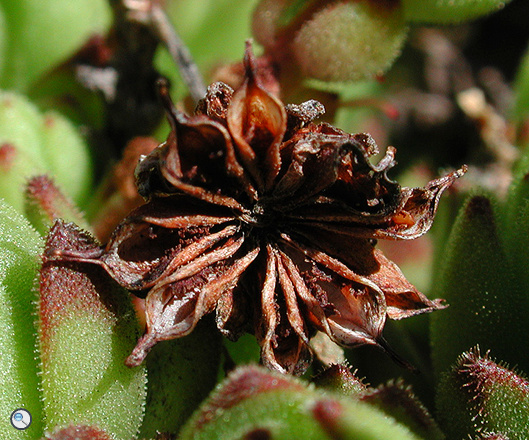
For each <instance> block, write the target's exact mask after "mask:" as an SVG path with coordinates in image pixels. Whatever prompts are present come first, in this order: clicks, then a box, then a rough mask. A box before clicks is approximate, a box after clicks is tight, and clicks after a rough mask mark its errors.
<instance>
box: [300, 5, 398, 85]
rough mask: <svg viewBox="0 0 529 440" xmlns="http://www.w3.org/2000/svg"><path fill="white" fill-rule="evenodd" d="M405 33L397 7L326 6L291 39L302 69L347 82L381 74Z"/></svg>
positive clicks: (309, 73) (312, 73)
mask: <svg viewBox="0 0 529 440" xmlns="http://www.w3.org/2000/svg"><path fill="white" fill-rule="evenodd" d="M406 36H407V26H406V25H405V23H404V19H403V16H402V11H401V9H400V7H399V5H390V4H389V3H383V2H378V3H377V4H375V2H370V1H367V0H362V1H354V2H351V1H350V2H337V3H333V4H330V5H328V6H326V7H324V8H322V9H321V10H319V11H318V12H316V13H315V14H313V15H312V16H311V18H310V20H308V21H307V22H305V23H304V24H303V25H302V26H301V28H300V29H299V30H298V32H297V34H296V36H295V38H294V41H293V42H292V51H293V54H294V56H295V58H296V60H297V62H298V64H299V65H300V66H301V70H302V71H303V73H304V74H305V75H307V76H309V77H311V78H316V79H319V80H323V81H352V80H358V79H361V78H365V77H371V76H375V75H378V74H382V73H384V72H385V71H386V70H387V69H388V68H389V67H390V66H391V64H392V63H393V61H394V60H395V58H396V57H397V56H398V55H399V54H400V51H401V48H402V46H403V44H404V41H405V39H406Z"/></svg>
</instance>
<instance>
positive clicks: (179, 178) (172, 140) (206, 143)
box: [136, 84, 255, 212]
mask: <svg viewBox="0 0 529 440" xmlns="http://www.w3.org/2000/svg"><path fill="white" fill-rule="evenodd" d="M160 95H161V97H162V101H163V103H164V105H165V108H166V113H167V118H168V120H169V122H170V124H171V133H170V135H169V137H168V139H167V141H166V142H165V143H164V144H162V145H161V146H160V147H158V149H157V150H155V152H154V153H152V154H151V155H149V156H147V157H146V158H144V159H143V160H142V161H141V162H140V163H139V165H138V167H137V169H136V179H137V184H138V188H139V192H140V194H142V195H143V196H144V197H146V198H149V197H151V196H152V195H154V194H160V195H164V194H170V193H175V192H181V193H184V194H189V195H190V196H193V197H195V198H197V199H201V200H205V201H207V202H210V203H215V204H220V205H224V206H227V207H229V208H231V209H236V210H238V211H241V212H242V211H244V209H243V207H242V206H241V205H240V204H239V202H237V201H236V200H235V199H234V197H236V196H238V195H239V193H240V192H241V188H242V189H243V190H245V191H246V192H247V193H248V194H251V195H255V190H253V189H252V187H251V185H250V183H249V180H248V178H247V177H246V175H245V173H244V170H243V168H242V166H241V165H240V164H239V163H238V160H237V158H236V156H235V151H234V148H233V145H232V141H231V138H230V135H229V134H228V131H227V129H226V128H225V127H224V126H223V125H222V124H220V123H219V122H216V121H214V120H213V119H211V118H209V117H207V116H203V115H198V116H194V117H188V116H186V115H185V114H183V113H181V112H179V111H178V110H177V109H176V107H175V106H174V104H173V102H172V101H171V98H170V96H169V91H168V90H167V87H166V86H164V85H163V84H162V86H161V87H160ZM221 188H225V191H221ZM230 190H231V191H230Z"/></svg>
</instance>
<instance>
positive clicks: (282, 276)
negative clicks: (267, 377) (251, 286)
mask: <svg viewBox="0 0 529 440" xmlns="http://www.w3.org/2000/svg"><path fill="white" fill-rule="evenodd" d="M261 310H262V316H261V318H260V319H259V320H258V322H257V325H256V331H255V334H256V337H257V340H258V341H259V344H260V345H261V360H262V362H263V364H264V365H265V366H267V367H269V368H271V369H275V370H278V371H282V372H285V373H295V374H300V373H302V372H303V371H305V370H306V368H307V366H308V365H310V362H311V361H312V353H311V351H310V349H309V347H308V342H309V341H308V337H307V331H306V328H305V323H304V320H303V319H302V317H301V314H300V311H299V307H298V305H297V298H296V295H295V289H294V286H293V284H292V281H291V280H290V279H289V277H288V274H287V271H286V269H285V267H284V264H283V261H282V258H281V256H280V254H279V252H278V250H277V249H275V248H274V247H272V246H270V245H269V246H267V261H266V276H265V279H264V283H263V287H262V290H261Z"/></svg>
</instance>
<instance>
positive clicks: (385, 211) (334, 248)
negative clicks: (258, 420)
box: [47, 45, 464, 374]
mask: <svg viewBox="0 0 529 440" xmlns="http://www.w3.org/2000/svg"><path fill="white" fill-rule="evenodd" d="M244 66H245V78H244V81H243V83H242V85H241V86H240V87H238V88H237V89H236V90H235V91H233V90H232V89H231V88H229V87H228V86H226V85H225V84H222V83H216V84H213V85H212V86H210V88H209V89H208V92H207V95H206V97H205V98H204V99H203V100H202V101H201V102H200V104H199V105H198V107H197V111H196V114H195V115H194V116H187V115H185V114H183V113H181V112H179V111H178V110H177V109H176V108H175V107H174V105H173V104H172V102H171V101H170V98H169V95H168V91H167V88H166V86H165V85H163V84H162V85H161V87H160V88H161V95H162V98H163V101H164V104H165V107H166V110H167V113H168V119H169V122H170V124H171V127H172V130H171V132H170V134H169V137H168V139H167V141H166V142H165V143H163V144H162V145H161V146H160V147H158V148H157V149H156V150H155V151H153V153H151V154H150V155H149V156H147V157H145V158H143V160H142V161H141V162H140V164H139V166H138V168H137V171H136V175H137V185H138V189H139V192H140V194H141V195H142V196H144V197H145V199H146V200H147V203H146V204H145V205H143V206H141V207H140V208H138V209H136V210H135V211H133V212H132V213H131V214H130V215H129V216H128V217H127V218H126V219H125V220H124V221H123V222H122V223H121V224H120V225H119V226H118V227H117V228H116V230H115V231H114V233H113V235H112V237H111V239H110V241H109V243H108V244H107V245H106V246H104V247H98V246H96V245H95V244H94V245H92V246H88V247H86V248H83V249H82V250H79V248H77V249H68V248H57V249H48V252H47V254H48V255H47V258H52V259H53V258H57V259H66V260H73V261H77V262H87V263H94V264H98V265H101V266H102V267H103V268H105V269H106V271H107V272H108V273H109V274H110V275H111V276H112V277H113V278H114V279H115V280H116V281H117V282H118V283H119V284H121V285H122V286H124V287H126V288H127V289H129V290H132V291H133V292H135V293H136V294H137V295H140V296H142V295H145V294H146V315H147V330H146V333H145V335H144V336H143V337H142V338H141V339H140V340H139V342H138V344H137V346H136V348H135V349H134V351H133V352H132V354H131V355H130V356H129V357H128V359H127V363H128V364H129V365H138V364H139V363H141V362H142V361H143V359H144V358H145V356H146V355H147V353H148V351H149V350H150V349H151V347H153V346H154V345H155V344H156V343H157V342H158V341H161V340H167V339H173V338H178V337H181V336H184V335H186V334H188V333H190V332H191V331H192V330H193V329H194V327H195V326H196V324H197V322H198V321H199V320H200V319H201V318H202V317H203V316H204V315H206V314H208V313H211V312H213V311H215V313H216V322H217V326H218V328H219V329H220V330H221V332H222V333H224V334H225V335H226V336H227V337H229V338H233V339H234V338H237V337H238V336H239V335H240V334H241V333H242V332H244V331H248V332H252V333H254V334H255V336H256V338H257V339H258V341H259V344H260V346H261V359H262V362H263V363H264V364H265V365H266V366H268V367H269V368H272V369H276V370H279V371H282V372H293V373H296V374H300V373H302V372H303V371H305V369H306V368H307V366H308V365H309V364H310V362H311V359H312V351H311V348H310V346H309V338H310V336H311V334H313V333H314V331H315V330H319V331H323V332H325V333H326V334H327V335H328V336H329V337H330V338H331V339H332V340H333V341H335V342H337V343H338V344H340V345H343V346H347V347H352V346H356V345H360V344H375V345H380V346H383V347H384V346H385V343H384V340H383V338H382V330H383V327H384V323H385V320H386V318H387V317H389V318H391V319H401V318H406V317H409V316H412V315H416V314H418V313H423V312H429V311H432V310H436V309H440V308H442V307H443V305H442V304H441V300H434V301H432V300H429V299H428V298H426V297H425V296H424V295H423V294H422V293H420V292H418V291H417V290H416V289H415V288H414V287H413V286H412V285H411V284H410V283H409V282H408V281H407V280H406V279H405V278H404V276H403V275H402V273H401V272H400V270H399V269H398V268H397V266H396V265H395V264H393V263H392V262H391V261H389V260H387V259H386V258H385V257H384V255H383V254H382V253H381V252H380V251H379V250H378V249H377V248H376V247H375V244H376V240H377V239H413V238H416V237H418V236H420V235H422V234H423V233H425V232H426V231H427V230H428V229H429V227H430V225H431V223H432V220H433V217H434V214H435V210H436V207H437V203H438V201H439V198H440V195H441V193H442V191H443V190H445V189H446V188H447V187H449V186H450V185H451V184H452V183H453V181H454V180H455V179H456V178H458V177H459V176H461V175H462V173H463V172H464V170H459V171H456V172H453V173H451V174H449V175H447V176H445V177H443V178H440V179H438V180H434V181H431V182H430V183H429V184H428V185H427V186H426V187H425V188H413V189H412V188H401V187H400V186H399V185H398V184H397V183H395V182H393V181H391V180H389V179H388V177H387V175H386V173H387V171H388V170H389V169H390V168H391V167H392V166H393V165H394V163H395V162H394V153H395V150H394V149H393V148H388V151H387V152H386V155H385V156H384V157H383V158H382V159H381V160H380V162H379V163H378V164H377V165H372V164H371V163H370V162H369V157H370V156H373V155H374V154H376V153H377V152H378V151H377V148H376V145H375V143H374V141H373V139H372V138H371V137H370V136H368V135H365V134H356V135H350V134H347V133H345V132H343V131H341V130H339V129H337V128H335V127H333V126H331V125H328V124H325V123H322V124H315V123H313V122H312V120H313V119H314V118H315V117H317V116H319V115H321V114H322V112H323V108H322V106H321V104H319V103H317V102H315V101H311V102H308V103H305V104H302V105H300V106H294V105H290V106H284V105H283V104H282V103H281V102H280V101H279V100H278V99H277V98H276V97H275V96H273V95H272V94H271V93H270V92H268V91H267V89H270V90H272V87H271V79H270V75H269V74H267V71H266V70H265V69H258V68H257V67H256V63H255V60H254V58H253V55H252V52H251V48H250V46H249V45H248V48H247V51H246V54H245V59H244ZM265 84H266V86H267V88H265ZM272 86H273V84H272ZM57 227H60V228H68V227H69V226H68V225H64V224H58V225H57Z"/></svg>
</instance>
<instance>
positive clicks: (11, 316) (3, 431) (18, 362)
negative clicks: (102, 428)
mask: <svg viewBox="0 0 529 440" xmlns="http://www.w3.org/2000/svg"><path fill="white" fill-rule="evenodd" d="M41 248H42V241H41V239H40V236H39V235H38V234H37V233H36V232H35V230H34V229H33V228H32V227H31V226H30V225H29V223H28V221H27V220H26V219H25V218H23V217H22V216H21V215H20V214H19V213H17V212H16V211H15V210H14V209H13V208H12V207H11V206H9V205H8V204H6V203H5V202H4V201H3V200H1V199H0V304H1V305H2V307H0V353H2V355H1V356H0V371H1V372H2V374H1V375H0V413H1V414H0V417H2V420H3V422H2V423H0V438H5V439H8V438H13V433H14V430H13V427H12V426H11V424H10V423H9V418H10V416H11V413H12V412H13V411H14V410H16V409H18V408H25V409H27V410H28V411H29V412H30V413H31V414H32V417H33V422H32V424H31V425H30V427H29V428H28V429H27V430H25V431H21V432H20V433H19V434H18V435H17V437H16V438H17V439H23V440H26V439H27V440H33V439H38V438H40V437H41V436H42V429H43V428H42V423H41V418H42V402H41V399H40V396H39V391H38V390H39V379H38V374H37V372H38V361H37V360H36V359H35V347H36V331H35V326H34V321H35V300H36V297H37V296H36V293H35V289H34V280H35V277H36V275H37V271H38V266H39V255H40V253H41Z"/></svg>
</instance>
